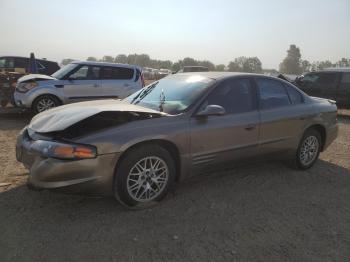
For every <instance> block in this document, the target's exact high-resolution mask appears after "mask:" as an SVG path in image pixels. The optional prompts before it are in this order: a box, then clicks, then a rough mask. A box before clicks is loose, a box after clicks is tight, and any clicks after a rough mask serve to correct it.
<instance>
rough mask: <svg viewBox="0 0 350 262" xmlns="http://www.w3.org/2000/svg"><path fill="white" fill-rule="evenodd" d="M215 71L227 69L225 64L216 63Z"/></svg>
mask: <svg viewBox="0 0 350 262" xmlns="http://www.w3.org/2000/svg"><path fill="white" fill-rule="evenodd" d="M215 71H225V65H223V64H220V65H216V66H215Z"/></svg>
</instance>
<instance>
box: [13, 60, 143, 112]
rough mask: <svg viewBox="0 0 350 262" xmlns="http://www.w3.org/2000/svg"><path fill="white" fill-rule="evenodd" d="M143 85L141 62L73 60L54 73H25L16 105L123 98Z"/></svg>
mask: <svg viewBox="0 0 350 262" xmlns="http://www.w3.org/2000/svg"><path fill="white" fill-rule="evenodd" d="M143 86H144V81H143V76H142V69H141V68H139V67H138V66H133V65H123V64H115V63H100V62H72V63H70V64H68V65H66V66H65V67H63V68H61V69H60V70H58V71H57V72H55V73H54V74H52V75H51V76H47V75H40V74H31V75H26V76H23V77H22V78H20V79H19V80H18V82H17V86H16V91H15V94H14V99H15V104H16V106H18V107H23V108H30V109H32V110H33V112H34V113H40V112H42V111H45V110H48V109H50V108H53V107H57V106H59V105H62V104H68V103H74V102H81V101H86V100H96V99H106V98H116V99H123V98H125V97H127V96H129V95H130V94H132V93H134V92H136V91H137V90H140V89H141V88H142V87H143Z"/></svg>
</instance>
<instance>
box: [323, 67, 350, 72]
mask: <svg viewBox="0 0 350 262" xmlns="http://www.w3.org/2000/svg"><path fill="white" fill-rule="evenodd" d="M319 72H350V67H330V68H325V69H323V70H321V71H319Z"/></svg>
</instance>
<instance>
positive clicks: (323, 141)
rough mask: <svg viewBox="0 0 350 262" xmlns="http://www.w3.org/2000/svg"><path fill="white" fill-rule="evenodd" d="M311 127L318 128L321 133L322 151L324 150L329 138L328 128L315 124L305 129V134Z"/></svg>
mask: <svg viewBox="0 0 350 262" xmlns="http://www.w3.org/2000/svg"><path fill="white" fill-rule="evenodd" d="M310 129H314V130H316V131H317V132H319V134H320V135H321V143H322V145H321V152H322V151H323V149H324V145H325V143H326V139H327V132H326V128H325V127H324V126H323V125H321V124H313V125H311V126H309V127H307V128H306V129H305V131H304V134H305V132H307V130H310Z"/></svg>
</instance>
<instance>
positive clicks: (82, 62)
mask: <svg viewBox="0 0 350 262" xmlns="http://www.w3.org/2000/svg"><path fill="white" fill-rule="evenodd" d="M71 64H79V65H96V66H112V67H125V68H131V69H134V68H138V69H140V67H139V66H136V65H128V64H118V63H106V62H93V61H73V62H71Z"/></svg>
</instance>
